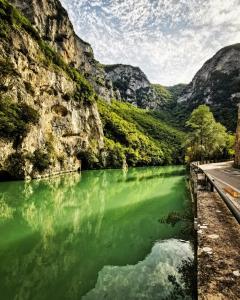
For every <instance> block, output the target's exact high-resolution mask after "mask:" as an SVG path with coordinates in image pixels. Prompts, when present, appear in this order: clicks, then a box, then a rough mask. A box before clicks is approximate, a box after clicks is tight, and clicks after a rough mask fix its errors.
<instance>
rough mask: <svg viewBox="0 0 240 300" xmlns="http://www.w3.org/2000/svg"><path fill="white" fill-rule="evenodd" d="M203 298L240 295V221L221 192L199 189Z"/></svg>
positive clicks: (200, 291) (212, 299) (234, 298)
mask: <svg viewBox="0 0 240 300" xmlns="http://www.w3.org/2000/svg"><path fill="white" fill-rule="evenodd" d="M197 214H198V254H197V255H198V294H199V298H198V299H199V300H201V299H202V300H215V299H216V300H218V299H224V300H225V299H228V300H237V299H240V225H239V224H238V222H237V221H236V220H235V219H234V217H233V216H232V215H231V213H230V212H229V210H228V208H227V206H226V205H225V203H224V202H223V200H222V199H221V198H220V197H219V196H218V194H217V193H212V192H206V191H199V192H198V197H197Z"/></svg>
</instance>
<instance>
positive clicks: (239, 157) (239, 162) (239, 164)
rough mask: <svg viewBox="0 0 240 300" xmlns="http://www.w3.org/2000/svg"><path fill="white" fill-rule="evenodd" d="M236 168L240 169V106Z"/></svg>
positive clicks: (239, 109)
mask: <svg viewBox="0 0 240 300" xmlns="http://www.w3.org/2000/svg"><path fill="white" fill-rule="evenodd" d="M235 166H236V167H238V168H240V105H239V106H238V121H237V131H236V146H235Z"/></svg>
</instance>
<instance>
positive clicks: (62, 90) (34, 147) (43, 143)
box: [0, 0, 104, 178]
mask: <svg viewBox="0 0 240 300" xmlns="http://www.w3.org/2000/svg"><path fill="white" fill-rule="evenodd" d="M48 2H49V5H50V7H51V5H52V6H53V7H54V6H55V5H57V4H58V2H57V1H48ZM45 3H46V1H19V2H18V4H19V5H20V4H22V5H23V7H25V6H26V9H32V8H33V7H35V6H34V5H35V4H36V5H37V6H36V7H39V9H40V8H41V14H35V13H33V15H32V17H33V18H34V20H36V21H35V24H36V28H39V32H40V33H41V35H40V37H39V35H38V33H37V31H35V30H34V28H32V27H31V24H30V23H29V22H28V20H27V19H25V18H24V17H23V16H22V15H21V14H20V13H19V12H18V11H17V10H15V9H14V8H13V7H11V6H9V5H8V2H6V1H5V0H0V37H1V43H0V177H5V178H6V177H8V176H9V177H10V176H12V177H15V178H32V177H34V178H36V177H38V176H43V175H48V174H51V175H52V174H54V173H59V172H67V171H76V170H77V169H79V168H81V163H82V162H83V161H84V159H85V156H86V154H87V155H89V153H91V156H92V157H94V155H95V154H96V155H99V154H100V152H101V151H102V149H103V146H104V143H103V130H102V124H101V121H100V117H99V114H98V109H97V105H96V102H95V97H96V96H95V94H94V91H93V90H92V89H91V87H90V85H89V84H88V82H87V81H86V80H85V79H84V78H83V77H82V75H81V74H80V73H78V72H77V70H76V69H74V68H72V67H70V66H69V65H68V64H65V63H64V61H62V60H61V58H60V57H59V56H58V55H57V54H56V53H55V52H54V51H53V50H52V49H51V48H49V46H48V45H47V44H46V43H45V42H44V41H43V40H42V39H41V36H44V38H46V36H47V37H49V40H51V42H52V43H56V44H55V48H57V47H58V43H60V44H59V45H62V46H59V48H61V51H65V54H63V55H62V57H64V60H65V62H68V63H69V64H70V65H75V66H76V67H77V68H78V67H79V68H80V66H81V67H84V68H86V69H87V68H88V67H87V66H89V68H91V67H92V66H91V64H90V62H91V60H93V57H92V54H91V49H90V46H88V45H87V44H85V43H83V42H82V41H81V40H78V39H76V40H75V44H74V46H73V48H72V49H71V42H70V40H71V41H72V42H74V36H71V34H73V31H72V27H71V26H70V24H69V23H68V21H67V19H66V14H65V13H64V12H63V19H62V18H61V16H59V18H60V19H59V22H60V24H62V25H61V26H62V27H60V28H62V29H61V30H60V31H58V28H59V27H58V26H57V23H56V22H57V21H56V22H55V21H54V20H55V19H54V18H50V17H49V16H48V18H47V20H48V22H49V23H48V25H46V24H45V19H44V18H45V17H44V16H43V15H44V13H43V11H44V12H45V11H48V9H49V8H46V7H45V6H44V5H45ZM36 7H35V8H36ZM55 13H56V12H54V14H55ZM43 19H44V20H43ZM37 20H38V21H39V23H37V22H38V21H37ZM39 24H40V25H39ZM38 26H39V27H38ZM44 26H46V28H47V32H46V31H45V29H44ZM68 26H69V29H68V30H67V29H66V35H67V36H68V38H69V39H70V40H68V38H67V37H66V44H65V43H64V42H63V40H65V37H62V38H63V40H62V42H60V38H59V39H57V42H56V35H57V32H58V34H59V35H63V33H64V28H67V27H68ZM61 43H62V44H61ZM74 47H75V48H74ZM63 49H65V50H63ZM80 49H81V52H80V54H81V55H80V56H79V55H77V52H76V51H78V50H79V51H80ZM59 51H60V50H59ZM61 51H60V52H61ZM71 51H72V52H71ZM90 54H91V55H90ZM75 55H76V61H74V62H73V61H72V59H73V58H74V56H75ZM81 64H82V65H81ZM93 159H94V158H93Z"/></svg>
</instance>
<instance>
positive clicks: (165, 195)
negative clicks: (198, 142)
mask: <svg viewBox="0 0 240 300" xmlns="http://www.w3.org/2000/svg"><path fill="white" fill-rule="evenodd" d="M133 178H134V180H132V179H133ZM144 178H146V180H144ZM0 192H1V194H0V195H1V196H0V285H1V286H0V288H1V295H3V296H4V297H3V299H6V300H8V299H24V300H25V299H44V300H45V299H58V300H59V299H73V300H74V299H80V298H81V296H83V295H85V294H86V293H87V292H89V291H90V290H91V289H93V288H94V287H95V284H96V282H97V278H98V272H99V271H100V270H102V269H103V268H104V266H107V265H112V266H124V265H128V264H129V265H135V264H137V263H138V262H139V261H142V260H144V258H145V257H146V256H147V255H148V254H149V253H150V251H151V248H152V246H153V244H154V243H155V241H156V240H159V239H169V238H173V237H174V238H185V239H186V238H187V237H186V236H185V235H184V233H183V231H182V229H183V228H184V227H185V225H186V224H185V221H182V222H181V221H180V222H178V224H177V226H174V227H173V226H171V225H170V224H164V223H161V222H159V220H160V219H164V218H166V217H167V216H168V215H169V214H170V213H171V212H173V211H174V212H177V213H179V214H180V213H184V211H185V209H186V190H185V182H184V176H183V168H181V167H163V168H140V169H130V170H129V171H128V172H123V171H121V170H107V171H89V172H84V173H82V174H73V175H67V176H63V177H58V178H53V179H51V180H49V179H48V180H41V181H33V182H4V183H0ZM143 299H144V298H143Z"/></svg>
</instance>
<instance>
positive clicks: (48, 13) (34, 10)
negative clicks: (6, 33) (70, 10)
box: [9, 0, 118, 102]
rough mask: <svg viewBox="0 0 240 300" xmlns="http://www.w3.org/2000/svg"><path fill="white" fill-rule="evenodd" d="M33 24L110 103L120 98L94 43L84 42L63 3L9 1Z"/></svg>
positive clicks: (24, 0) (64, 58) (42, 36)
mask: <svg viewBox="0 0 240 300" xmlns="http://www.w3.org/2000/svg"><path fill="white" fill-rule="evenodd" d="M9 2H10V3H11V4H12V5H14V6H15V7H17V8H18V9H19V10H20V11H21V12H22V13H23V14H24V15H25V16H27V18H28V19H29V20H30V21H31V23H32V25H33V26H34V28H35V29H36V30H37V31H38V33H39V34H40V36H41V38H42V39H43V40H45V41H46V42H47V43H48V44H49V45H50V46H51V47H53V48H54V50H55V51H56V52H57V53H58V54H59V55H60V56H61V57H62V58H63V60H64V61H65V62H66V63H67V64H69V65H71V66H73V67H75V68H77V69H78V70H79V71H80V72H81V73H82V74H83V75H84V76H85V77H86V78H87V79H88V80H89V81H90V82H91V84H92V85H93V87H94V89H95V91H96V93H97V94H98V95H99V96H100V97H102V98H103V99H105V100H106V101H108V102H109V101H110V100H111V99H112V98H117V97H118V94H115V93H114V91H113V88H112V82H111V81H110V80H108V79H107V78H106V74H105V71H104V68H103V66H102V65H101V64H100V63H99V62H97V61H96V60H95V59H94V55H93V50H92V47H91V45H90V44H88V43H86V42H85V41H83V40H82V39H80V38H79V37H78V36H77V35H76V33H75V31H74V28H73V25H72V23H71V21H70V19H69V17H68V14H67V12H66V10H65V9H64V8H63V7H62V5H61V3H60V1H59V0H9Z"/></svg>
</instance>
